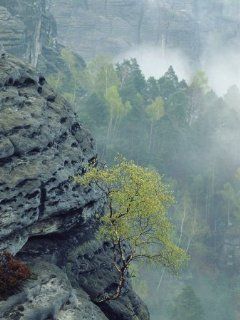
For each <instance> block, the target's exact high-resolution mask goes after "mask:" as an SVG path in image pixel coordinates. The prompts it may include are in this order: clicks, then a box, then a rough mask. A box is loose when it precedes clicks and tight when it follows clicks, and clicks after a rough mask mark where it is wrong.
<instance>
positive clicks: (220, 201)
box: [49, 49, 240, 320]
mask: <svg viewBox="0 0 240 320" xmlns="http://www.w3.org/2000/svg"><path fill="white" fill-rule="evenodd" d="M62 56H63V58H64V60H65V62H66V64H68V66H69V69H70V70H71V76H70V77H69V75H66V74H61V73H57V74H51V75H50V76H49V82H50V83H51V84H52V85H53V86H54V87H55V88H56V89H57V90H58V91H59V92H61V93H62V94H63V95H64V96H65V97H66V98H67V99H68V100H70V101H71V102H72V103H73V104H74V106H75V110H76V113H77V114H78V116H79V117H80V118H81V120H84V122H85V123H86V124H87V126H88V127H89V128H90V129H91V131H92V132H93V133H94V136H95V137H96V139H97V147H98V153H99V157H100V159H101V161H106V162H107V163H109V164H110V163H112V162H113V161H114V158H115V156H116V155H117V154H121V155H124V156H125V157H126V158H127V159H133V160H135V161H136V162H137V163H138V164H141V165H144V166H148V167H152V168H156V169H157V170H158V171H159V172H160V173H161V174H162V175H163V176H164V179H165V181H166V182H167V183H168V184H170V186H171V188H172V190H174V194H175V197H176V203H175V205H174V208H172V210H171V220H172V222H173V223H174V224H175V226H176V232H175V241H176V243H177V244H178V245H180V246H181V247H182V248H183V249H185V250H186V251H187V252H188V253H189V255H190V262H189V264H188V267H186V268H185V269H184V270H183V271H182V272H181V273H180V274H179V276H178V277H173V276H172V275H170V274H168V273H167V272H166V271H165V270H162V269H160V270H159V268H158V269H153V268H152V267H150V266H148V267H147V269H146V266H144V267H143V266H141V265H139V266H137V269H138V272H140V273H141V274H144V277H141V281H139V280H138V279H137V280H136V281H135V282H136V283H135V286H136V289H137V290H138V292H139V294H140V295H141V296H142V298H143V299H144V300H145V301H146V302H147V304H148V306H149V307H150V311H151V314H152V319H154V320H157V319H159V315H161V317H162V319H183V318H184V319H189V320H190V319H192V320H196V319H211V320H215V319H216V320H217V319H218V320H225V319H229V320H231V319H232V320H233V319H236V317H237V314H238V311H239V303H238V297H239V285H238V281H239V275H238V268H237V266H238V263H239V261H238V253H237V250H238V245H239V236H238V229H239V222H240V220H239V219H240V216H239V212H240V211H239V209H240V201H239V190H240V159H239V151H240V150H239V143H238V141H239V138H240V128H239V120H240V119H239V117H240V114H239V103H240V92H239V90H238V88H237V87H236V86H232V87H231V88H229V90H228V91H227V93H226V94H225V95H224V96H223V97H218V96H217V95H216V94H215V93H214V92H213V91H212V90H211V88H210V87H209V85H208V80H207V77H206V75H205V74H204V72H202V71H198V72H197V73H196V74H195V75H194V76H193V78H192V80H191V82H190V83H186V82H185V81H184V80H181V81H180V80H179V79H178V77H177V75H176V73H175V71H174V69H173V68H172V67H171V66H170V67H169V69H168V70H166V73H165V74H164V75H163V76H162V77H160V78H159V79H156V78H153V77H150V78H148V79H146V78H145V76H144V75H143V73H142V71H141V69H140V67H139V65H138V63H137V61H136V60H135V59H129V60H124V61H122V62H120V63H117V64H114V63H111V62H110V60H109V59H107V58H104V57H98V58H96V59H95V60H94V61H92V62H90V63H88V64H85V63H84V62H83V61H82V63H81V64H79V61H78V60H77V59H76V57H75V55H74V54H73V53H71V52H70V51H68V50H65V49H64V50H63V51H62ZM189 306H190V307H189Z"/></svg>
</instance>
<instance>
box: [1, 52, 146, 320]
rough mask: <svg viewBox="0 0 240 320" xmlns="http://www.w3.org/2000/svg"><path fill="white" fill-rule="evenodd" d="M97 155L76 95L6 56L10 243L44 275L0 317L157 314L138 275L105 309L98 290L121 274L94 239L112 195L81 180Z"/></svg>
mask: <svg viewBox="0 0 240 320" xmlns="http://www.w3.org/2000/svg"><path fill="white" fill-rule="evenodd" d="M96 157H97V155H96V151H95V145H94V141H93V138H92V137H91V135H90V133H89V132H88V130H87V129H85V128H84V127H83V126H82V124H81V123H80V122H79V120H78V119H77V117H76V115H75V114H74V111H73V109H72V107H71V106H70V105H69V104H68V103H67V101H66V100H65V99H63V98H62V97H61V96H59V95H58V94H56V93H55V92H54V91H53V90H52V89H51V87H50V86H49V85H48V84H47V83H46V80H45V79H44V77H43V76H42V75H38V74H37V73H36V72H35V71H34V70H33V69H32V68H31V67H29V66H27V65H25V64H24V63H22V62H21V61H20V60H17V59H16V58H13V57H11V56H5V57H2V58H1V59H0V250H1V251H2V250H7V251H11V252H13V253H14V254H17V255H19V256H20V257H21V258H22V259H23V260H25V261H26V263H28V264H29V265H30V266H31V270H32V272H33V275H34V277H33V279H31V280H29V282H27V283H26V286H25V287H24V288H23V289H22V290H21V292H20V293H18V294H16V295H15V296H12V297H10V298H9V299H8V300H7V301H5V302H0V319H19V320H27V319H29V320H30V319H42V320H44V319H49V318H51V317H52V318H53V319H55V318H57V319H86V320H88V319H89V320H90V319H100V320H104V319H106V317H107V318H108V319H123V320H133V319H134V320H148V319H149V316H148V311H147V309H146V307H145V306H144V304H143V303H142V302H141V300H140V299H139V298H138V297H137V296H136V295H135V293H134V292H133V290H132V289H131V286H130V283H129V284H128V286H127V287H126V289H125V292H124V294H123V297H122V298H121V299H120V300H119V301H117V302H110V303H105V304H100V305H99V308H101V309H102V311H103V312H104V313H102V312H101V311H100V309H99V308H98V307H97V306H95V305H94V304H92V302H91V301H90V300H89V298H88V295H89V296H90V298H91V299H92V300H93V301H94V299H95V297H96V295H97V294H99V293H101V292H105V291H107V292H108V291H109V290H112V288H114V287H115V286H116V282H117V281H118V278H117V273H116V271H115V270H114V268H113V267H112V260H111V259H112V258H111V256H112V254H111V252H112V251H111V248H110V247H109V245H108V244H107V243H101V242H96V240H94V238H95V229H96V217H95V216H96V213H97V214H101V213H103V211H104V203H105V199H104V197H103V195H102V194H101V192H100V191H99V190H97V189H95V188H94V187H91V188H89V187H85V188H83V187H81V186H77V185H76V184H75V183H74V181H73V180H72V179H71V178H72V177H73V176H75V175H77V174H82V173H83V171H84V166H85V165H86V164H87V163H89V162H91V161H93V159H94V160H95V159H96ZM35 278H36V279H35ZM83 290H84V291H85V294H84V295H83V293H82V291H83ZM104 314H105V316H104Z"/></svg>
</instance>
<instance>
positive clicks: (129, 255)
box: [76, 159, 186, 302]
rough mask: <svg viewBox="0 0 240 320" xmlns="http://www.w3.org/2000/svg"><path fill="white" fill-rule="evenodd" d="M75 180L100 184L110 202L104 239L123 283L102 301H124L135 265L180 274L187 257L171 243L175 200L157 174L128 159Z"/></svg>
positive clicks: (120, 281)
mask: <svg viewBox="0 0 240 320" xmlns="http://www.w3.org/2000/svg"><path fill="white" fill-rule="evenodd" d="M76 181H77V183H80V184H82V185H89V184H92V183H93V184H95V185H96V186H97V187H98V188H100V189H101V190H102V192H103V193H104V194H105V195H106V197H107V205H106V214H105V215H104V216H103V217H102V219H101V222H102V224H101V226H100V230H99V235H100V236H101V237H102V238H103V239H104V240H107V241H109V242H110V243H111V244H112V246H113V248H114V249H113V265H114V267H115V268H116V270H117V272H118V273H119V282H118V286H117V289H116V292H114V293H112V294H109V293H106V294H105V295H102V296H101V297H100V298H99V299H98V302H103V301H108V300H115V299H117V298H119V296H120V295H121V292H122V289H123V287H124V285H125V282H126V277H127V274H128V270H129V267H130V266H131V264H132V263H133V262H134V261H136V260H147V261H150V262H155V263H159V264H161V265H163V266H164V267H167V268H169V269H170V270H172V271H173V272H176V271H177V270H178V269H179V267H180V265H181V263H182V262H183V259H185V258H186V255H185V252H184V251H183V250H182V249H180V248H179V247H177V246H176V245H175V244H174V243H173V241H172V239H171V232H172V225H171V223H170V220H169V218H168V217H167V211H168V208H169V207H170V206H171V204H172V203H173V196H172V194H171V192H170V191H169V190H168V188H167V186H166V185H165V184H164V182H163V181H162V178H161V176H160V175H159V174H158V173H157V172H156V171H154V170H150V169H147V168H144V167H140V166H137V165H136V164H134V163H133V162H131V161H130V162H129V161H126V160H124V159H123V160H121V161H119V162H118V163H117V164H115V165H114V166H113V167H112V168H104V169H99V168H96V167H94V168H90V170H89V171H87V172H86V173H85V174H84V175H83V176H81V177H78V178H76Z"/></svg>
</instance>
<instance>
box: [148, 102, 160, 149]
mask: <svg viewBox="0 0 240 320" xmlns="http://www.w3.org/2000/svg"><path fill="white" fill-rule="evenodd" d="M146 112H147V115H148V117H149V119H150V123H151V124H150V134H149V146H148V147H149V152H151V148H152V136H153V126H154V123H156V122H157V121H159V120H160V119H161V118H162V117H163V116H164V101H163V98H162V97H157V98H156V99H155V100H154V101H153V102H152V103H151V104H150V105H149V106H148V107H147V109H146Z"/></svg>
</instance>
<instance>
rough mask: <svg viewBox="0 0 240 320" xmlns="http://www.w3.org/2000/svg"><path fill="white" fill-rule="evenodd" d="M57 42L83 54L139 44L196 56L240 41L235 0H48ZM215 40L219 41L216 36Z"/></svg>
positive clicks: (118, 51) (111, 52) (113, 52)
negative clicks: (56, 30)
mask: <svg viewBox="0 0 240 320" xmlns="http://www.w3.org/2000/svg"><path fill="white" fill-rule="evenodd" d="M49 3H50V7H51V12H52V13H53V15H54V17H55V19H56V21H57V25H58V31H59V32H58V38H59V40H60V42H61V43H63V44H64V45H66V46H69V47H71V48H72V49H73V50H75V51H77V52H78V53H79V54H80V55H81V56H83V58H85V59H91V58H93V57H95V56H96V55H101V54H107V55H111V56H116V55H119V54H121V53H123V52H125V51H126V50H130V49H131V48H134V47H136V46H137V45H141V46H151V47H152V46H156V47H161V48H162V49H163V50H164V49H165V48H171V49H178V50H179V49H180V50H181V51H183V52H184V53H185V54H186V55H187V56H188V57H189V58H190V59H191V60H192V61H195V62H196V61H199V60H200V59H201V55H202V53H203V52H204V51H205V50H206V46H210V47H212V46H215V45H218V46H220V47H222V48H226V46H228V47H229V46H230V47H231V46H235V45H238V43H239V38H240V33H239V22H240V20H239V12H240V5H239V3H238V1H232V2H231V3H229V1H228V2H226V1H221V0H217V1H215V0H213V1H209V0H181V1H179V0H167V1H166V0H83V1H75V0H69V1H66V0H49ZM216 39H217V40H216Z"/></svg>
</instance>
